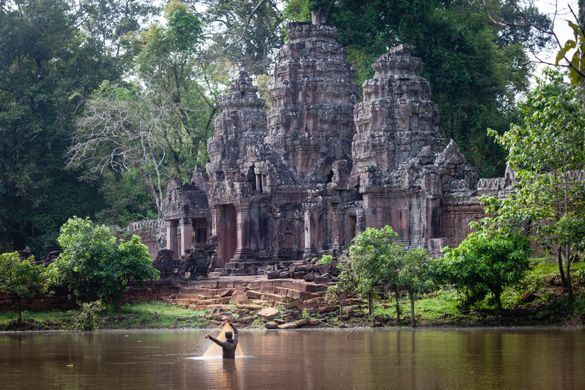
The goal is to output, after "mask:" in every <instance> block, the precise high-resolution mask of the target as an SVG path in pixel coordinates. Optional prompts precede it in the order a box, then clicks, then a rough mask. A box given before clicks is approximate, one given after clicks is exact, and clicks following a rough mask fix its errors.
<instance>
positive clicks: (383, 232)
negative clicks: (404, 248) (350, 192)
mask: <svg viewBox="0 0 585 390" xmlns="http://www.w3.org/2000/svg"><path fill="white" fill-rule="evenodd" d="M396 237H397V234H396V233H395V232H394V230H393V229H392V228H391V227H390V226H385V227H383V228H381V229H376V228H367V229H366V230H365V231H363V232H361V233H360V234H358V235H357V236H355V237H354V239H353V241H352V245H351V246H350V248H349V258H350V261H351V268H352V270H353V272H355V275H356V277H357V286H356V287H357V292H358V293H359V294H360V295H361V296H363V297H367V298H368V305H369V312H370V314H371V313H372V312H373V298H374V295H375V293H376V291H377V288H378V287H379V286H383V285H392V284H396V282H397V278H398V272H399V263H398V261H399V256H400V254H401V253H400V249H401V248H400V246H399V245H397V244H396V243H395V242H394V239H395V238H396Z"/></svg>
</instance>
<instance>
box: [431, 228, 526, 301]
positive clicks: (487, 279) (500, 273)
mask: <svg viewBox="0 0 585 390" xmlns="http://www.w3.org/2000/svg"><path fill="white" fill-rule="evenodd" d="M528 254H529V245H528V239H527V238H526V237H525V236H523V235H521V234H518V233H509V234H502V233H494V232H490V231H489V230H488V229H481V230H478V231H475V232H472V233H470V234H469V235H468V236H467V238H466V239H465V240H463V241H462V242H461V244H459V246H457V247H456V248H446V249H445V252H444V256H443V258H442V259H440V260H438V261H439V264H438V269H439V275H440V276H439V277H440V279H441V280H443V281H446V282H448V283H450V284H451V285H453V286H454V287H455V288H456V289H458V290H459V291H460V292H462V293H463V294H464V297H465V301H464V302H463V303H464V304H465V305H470V304H473V303H475V302H477V301H479V300H481V299H483V298H485V297H486V295H487V294H489V293H491V294H492V296H493V298H494V300H495V302H496V306H497V308H498V310H499V311H501V310H502V300H501V294H502V291H503V289H504V287H506V286H512V285H514V284H516V283H518V282H519V281H520V280H521V279H522V277H523V276H524V274H525V272H526V271H527V269H528V266H529V262H528Z"/></svg>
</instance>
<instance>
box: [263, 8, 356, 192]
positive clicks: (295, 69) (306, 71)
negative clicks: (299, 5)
mask: <svg viewBox="0 0 585 390" xmlns="http://www.w3.org/2000/svg"><path fill="white" fill-rule="evenodd" d="M324 23H325V20H324V17H323V15H322V14H318V13H315V14H313V22H312V23H289V25H288V36H289V39H290V42H289V43H288V44H286V45H284V46H283V47H282V48H281V49H280V52H279V56H278V62H277V64H276V67H275V70H274V79H273V83H272V85H271V87H270V90H269V96H270V102H271V107H272V108H271V110H270V111H269V113H268V130H269V136H268V137H267V142H268V143H269V144H271V145H272V147H273V148H274V150H275V151H278V152H279V153H280V154H282V156H283V158H284V161H285V163H286V164H287V165H288V166H290V167H291V168H292V170H293V172H294V174H295V178H296V179H297V181H298V182H299V183H326V182H327V181H328V180H330V178H331V172H332V165H333V162H334V161H336V160H347V161H351V139H352V137H353V133H354V126H353V114H352V113H353V106H354V104H355V99H356V95H357V87H356V86H355V85H354V84H353V83H352V76H353V71H352V69H351V66H350V64H349V63H348V62H347V61H346V59H345V50H344V49H343V47H342V46H341V45H340V44H339V42H337V40H336V38H337V30H336V29H335V27H332V26H328V25H325V24H324Z"/></svg>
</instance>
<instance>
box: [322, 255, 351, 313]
mask: <svg viewBox="0 0 585 390" xmlns="http://www.w3.org/2000/svg"><path fill="white" fill-rule="evenodd" d="M329 257H331V256H323V258H322V259H321V261H323V259H325V260H326V261H327V260H328V259H329ZM331 260H333V258H332V257H331ZM324 264H326V263H324ZM336 267H337V270H338V271H339V275H338V276H337V281H336V282H335V283H334V284H330V285H329V286H327V291H326V293H325V297H326V299H328V300H335V301H337V302H338V303H339V316H340V317H341V316H342V315H343V305H344V303H345V300H346V299H347V298H349V297H350V296H352V295H355V293H356V286H357V284H358V278H357V275H356V273H355V272H354V270H353V268H352V267H351V263H350V262H349V261H348V259H346V258H343V259H342V260H341V261H340V262H338V263H337V265H336Z"/></svg>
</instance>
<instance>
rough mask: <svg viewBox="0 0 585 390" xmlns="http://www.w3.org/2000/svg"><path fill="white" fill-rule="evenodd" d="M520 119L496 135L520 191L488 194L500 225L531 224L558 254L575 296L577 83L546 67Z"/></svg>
mask: <svg viewBox="0 0 585 390" xmlns="http://www.w3.org/2000/svg"><path fill="white" fill-rule="evenodd" d="M521 112H522V122H520V123H519V124H514V125H512V126H511V127H510V130H509V131H507V132H506V133H505V134H503V135H502V136H497V135H495V134H494V136H495V137H496V140H497V142H499V143H500V144H501V145H502V146H503V147H504V149H506V151H507V153H508V157H507V162H508V164H509V165H510V167H511V168H512V169H513V170H514V171H515V172H516V183H515V188H516V191H515V192H514V193H513V194H511V195H510V196H509V197H507V198H506V199H503V200H498V199H489V200H488V202H487V204H488V208H487V210H488V211H489V212H493V213H495V218H494V219H493V220H492V221H491V222H492V223H493V224H494V226H495V227H498V228H500V229H501V228H512V229H530V231H531V234H532V237H533V238H534V239H535V240H536V241H537V242H538V243H540V244H541V245H543V246H544V247H545V248H550V249H553V251H555V252H556V254H557V257H558V266H559V274H560V277H561V280H562V282H563V285H564V286H565V288H566V290H567V292H568V295H569V297H571V298H572V296H573V288H572V282H571V265H572V264H573V263H574V262H576V261H578V260H580V259H582V258H583V256H584V255H585V181H584V180H583V169H585V115H583V104H582V101H581V99H580V96H579V88H578V87H574V86H569V85H566V84H565V83H564V81H563V75H562V74H560V73H558V72H555V71H550V70H549V71H547V72H546V73H545V78H544V79H543V80H539V81H538V85H537V87H536V88H535V89H534V91H532V92H531V93H530V94H529V95H528V98H527V100H526V102H524V103H522V105H521Z"/></svg>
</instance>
